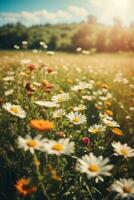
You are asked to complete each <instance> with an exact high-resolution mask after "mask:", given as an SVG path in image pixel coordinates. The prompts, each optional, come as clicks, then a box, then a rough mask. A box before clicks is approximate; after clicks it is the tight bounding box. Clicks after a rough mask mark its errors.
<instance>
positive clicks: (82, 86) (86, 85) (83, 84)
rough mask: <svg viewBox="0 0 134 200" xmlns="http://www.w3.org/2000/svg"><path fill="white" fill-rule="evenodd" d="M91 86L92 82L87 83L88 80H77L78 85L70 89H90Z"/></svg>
mask: <svg viewBox="0 0 134 200" xmlns="http://www.w3.org/2000/svg"><path fill="white" fill-rule="evenodd" d="M92 88H93V83H88V82H79V83H78V85H74V86H73V87H72V88H71V90H72V91H80V90H84V89H92Z"/></svg>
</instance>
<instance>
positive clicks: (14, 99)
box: [0, 50, 134, 200]
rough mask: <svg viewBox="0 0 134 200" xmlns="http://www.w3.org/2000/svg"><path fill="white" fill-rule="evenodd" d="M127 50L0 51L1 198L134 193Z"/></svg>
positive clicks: (133, 73)
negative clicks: (89, 52)
mask: <svg viewBox="0 0 134 200" xmlns="http://www.w3.org/2000/svg"><path fill="white" fill-rule="evenodd" d="M133 117H134V54H133V53H113V54H112V53H109V54H108V53H100V54H93V55H86V54H85V55H84V54H81V53H74V54H73V53H62V52H55V53H53V52H49V53H46V52H43V51H27V50H24V51H21V50H20V51H15V50H14V51H1V52H0V199H1V200H25V199H26V200H27V199H28V200H62V199H64V200H81V199H83V200H89V199H91V200H116V199H118V200H120V199H127V198H130V199H134V179H133V178H134V177H133V168H134V160H133V157H134V149H133V148H134V137H133V134H134V118H133Z"/></svg>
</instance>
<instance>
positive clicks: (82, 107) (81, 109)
mask: <svg viewBox="0 0 134 200" xmlns="http://www.w3.org/2000/svg"><path fill="white" fill-rule="evenodd" d="M86 109H87V108H86V106H85V105H82V104H80V105H78V106H77V107H74V111H83V110H86Z"/></svg>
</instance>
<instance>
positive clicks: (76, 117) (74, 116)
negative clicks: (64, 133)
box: [66, 112, 87, 125]
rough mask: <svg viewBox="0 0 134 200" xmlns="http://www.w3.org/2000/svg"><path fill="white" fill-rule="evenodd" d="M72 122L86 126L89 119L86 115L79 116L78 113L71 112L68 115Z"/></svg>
mask: <svg viewBox="0 0 134 200" xmlns="http://www.w3.org/2000/svg"><path fill="white" fill-rule="evenodd" d="M66 117H67V118H68V119H69V121H70V122H73V123H74V124H76V125H79V124H85V123H86V121H87V119H86V116H85V115H82V114H79V113H78V112H71V113H69V114H67V115H66Z"/></svg>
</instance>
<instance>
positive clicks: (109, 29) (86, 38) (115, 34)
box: [0, 15, 134, 52]
mask: <svg viewBox="0 0 134 200" xmlns="http://www.w3.org/2000/svg"><path fill="white" fill-rule="evenodd" d="M22 41H28V49H39V48H41V47H40V41H43V42H45V43H46V44H47V45H48V50H54V51H73V50H75V49H76V48H78V47H81V48H82V49H84V50H91V49H93V48H95V49H96V51H97V52H122V51H133V50H134V23H131V24H130V25H129V26H128V27H125V26H123V24H122V21H121V20H120V19H118V18H115V19H113V25H112V26H108V25H103V24H100V23H98V21H97V18H96V17H94V16H92V15H90V16H88V19H87V20H86V22H81V23H72V24H56V25H52V24H45V25H35V26H31V27H26V26H24V25H22V24H21V23H17V24H6V25H3V26H2V27H0V49H13V46H14V45H19V46H20V47H21V43H22Z"/></svg>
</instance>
